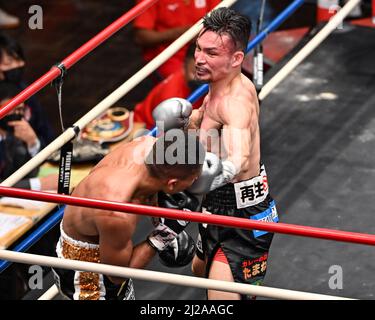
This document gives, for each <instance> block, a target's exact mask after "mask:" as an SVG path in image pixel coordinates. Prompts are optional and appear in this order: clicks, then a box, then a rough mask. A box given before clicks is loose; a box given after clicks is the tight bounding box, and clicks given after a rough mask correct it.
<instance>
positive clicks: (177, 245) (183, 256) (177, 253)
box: [159, 231, 195, 268]
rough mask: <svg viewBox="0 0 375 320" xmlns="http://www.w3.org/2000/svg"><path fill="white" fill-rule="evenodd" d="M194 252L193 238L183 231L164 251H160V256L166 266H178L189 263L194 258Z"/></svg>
mask: <svg viewBox="0 0 375 320" xmlns="http://www.w3.org/2000/svg"><path fill="white" fill-rule="evenodd" d="M194 254H195V243H194V240H193V238H192V237H190V235H189V234H187V233H186V232H185V231H182V232H181V233H180V234H178V235H177V237H176V238H175V239H174V240H173V241H172V242H171V243H170V244H169V245H168V246H167V247H166V248H165V249H164V250H163V251H160V252H159V258H160V261H161V263H162V264H164V265H165V266H167V267H171V268H175V267H176V268H178V267H183V266H186V265H187V264H189V263H190V262H191V260H193V257H194Z"/></svg>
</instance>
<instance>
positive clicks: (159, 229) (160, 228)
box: [148, 192, 200, 251]
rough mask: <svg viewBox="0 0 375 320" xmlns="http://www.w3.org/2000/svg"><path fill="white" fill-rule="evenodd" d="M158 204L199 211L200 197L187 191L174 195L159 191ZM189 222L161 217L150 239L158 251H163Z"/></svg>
mask: <svg viewBox="0 0 375 320" xmlns="http://www.w3.org/2000/svg"><path fill="white" fill-rule="evenodd" d="M158 204H159V206H160V207H163V208H168V209H178V210H185V211H197V210H198V209H199V207H200V202H199V201H198V199H196V198H195V197H194V196H193V195H190V194H189V193H187V192H178V193H176V194H173V195H170V194H166V193H164V192H159V193H158ZM188 223H189V221H184V220H173V219H166V218H159V219H158V221H157V222H156V223H155V229H154V230H153V231H152V233H151V234H150V235H149V237H148V241H149V243H150V244H151V245H152V246H153V247H154V248H156V249H157V250H158V251H163V250H164V249H165V248H166V247H167V246H168V245H170V243H171V242H172V241H174V239H175V238H176V237H177V235H178V234H180V233H181V232H182V231H183V230H184V229H185V228H186V226H187V225H188Z"/></svg>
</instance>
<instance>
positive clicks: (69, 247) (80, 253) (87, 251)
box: [62, 239, 100, 262]
mask: <svg viewBox="0 0 375 320" xmlns="http://www.w3.org/2000/svg"><path fill="white" fill-rule="evenodd" d="M62 254H63V256H64V258H66V259H71V260H81V261H88V262H100V254H99V248H82V247H80V246H77V245H74V244H72V243H70V242H68V241H66V240H65V239H62Z"/></svg>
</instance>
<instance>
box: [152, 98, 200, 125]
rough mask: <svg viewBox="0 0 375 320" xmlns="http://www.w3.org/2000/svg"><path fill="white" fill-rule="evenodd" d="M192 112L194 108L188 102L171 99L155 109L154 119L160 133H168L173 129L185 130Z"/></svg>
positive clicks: (180, 99)
mask: <svg viewBox="0 0 375 320" xmlns="http://www.w3.org/2000/svg"><path fill="white" fill-rule="evenodd" d="M192 110H193V106H192V105H191V103H190V102H189V101H188V100H185V99H182V98H170V99H167V100H164V101H163V102H161V103H160V104H159V105H158V106H157V107H156V108H155V109H154V111H153V112H152V117H153V118H154V121H155V124H156V126H157V127H158V130H159V131H168V130H170V129H173V128H177V129H185V128H187V126H188V124H189V117H190V115H191V113H192ZM163 126H164V127H163Z"/></svg>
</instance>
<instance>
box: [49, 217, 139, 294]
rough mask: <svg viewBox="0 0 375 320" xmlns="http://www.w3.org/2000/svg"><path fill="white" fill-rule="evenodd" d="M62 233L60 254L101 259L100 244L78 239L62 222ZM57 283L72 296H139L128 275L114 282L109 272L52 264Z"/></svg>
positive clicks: (62, 292)
mask: <svg viewBox="0 0 375 320" xmlns="http://www.w3.org/2000/svg"><path fill="white" fill-rule="evenodd" d="M60 231H61V236H60V239H59V241H58V243H57V246H56V255H57V257H59V258H62V259H72V260H80V261H88V262H96V263H99V262H100V261H99V245H97V244H92V243H87V242H82V241H77V240H74V239H72V238H71V237H69V236H68V235H67V234H66V233H65V232H64V230H63V228H62V222H61V225H60ZM52 271H53V274H54V278H55V283H56V286H57V287H58V288H59V291H60V293H61V294H62V295H64V296H65V297H67V298H68V299H72V300H135V293H134V287H133V282H132V280H131V279H128V280H126V281H124V282H123V284H122V285H116V284H114V283H113V282H111V281H110V280H109V279H108V277H107V276H105V275H102V274H98V273H94V272H83V271H74V270H67V269H58V268H52Z"/></svg>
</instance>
